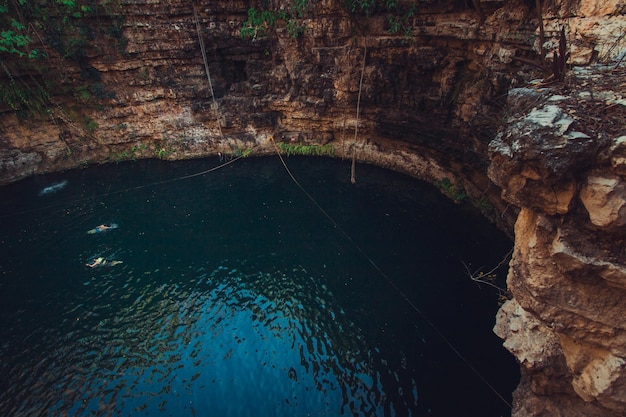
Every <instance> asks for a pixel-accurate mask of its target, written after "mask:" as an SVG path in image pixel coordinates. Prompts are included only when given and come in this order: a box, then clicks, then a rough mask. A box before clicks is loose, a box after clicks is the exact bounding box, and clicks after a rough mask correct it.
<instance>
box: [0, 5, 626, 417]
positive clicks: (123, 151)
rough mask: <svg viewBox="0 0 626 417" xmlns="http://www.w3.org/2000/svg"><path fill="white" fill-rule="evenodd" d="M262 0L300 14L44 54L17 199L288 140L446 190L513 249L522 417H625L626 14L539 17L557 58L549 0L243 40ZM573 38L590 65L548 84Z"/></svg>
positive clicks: (143, 21) (158, 20)
mask: <svg viewBox="0 0 626 417" xmlns="http://www.w3.org/2000/svg"><path fill="white" fill-rule="evenodd" d="M261 3H263V4H264V5H265V6H266V7H275V8H279V7H280V6H281V4H282V2H281V1H274V2H259V3H258V4H257V3H255V2H250V1H242V0H235V1H225V0H217V1H210V2H208V1H207V2H201V1H195V2H189V1H185V0H173V1H169V2H164V1H163V2H161V1H152V0H151V1H148V0H122V1H120V2H118V5H119V6H120V7H119V8H118V9H116V12H115V13H117V15H116V16H111V15H105V14H102V15H99V16H93V17H91V18H90V19H91V20H89V19H87V20H85V21H84V22H83V24H84V25H86V26H90V25H91V26H96V25H97V26H98V27H100V29H101V33H105V34H106V33H115V34H118V35H119V34H122V35H123V40H124V42H122V41H121V39H119V38H118V39H112V38H111V37H110V36H108V35H107V36H103V37H101V38H100V37H96V38H95V39H94V44H93V45H91V46H89V47H86V49H85V50H84V51H81V54H82V55H81V57H82V58H81V59H82V60H81V61H80V62H76V61H72V60H69V59H68V58H67V57H62V56H60V55H59V54H58V53H56V52H55V51H54V50H53V49H52V48H51V47H47V48H46V47H44V48H45V51H44V52H45V53H46V59H45V61H40V65H41V67H40V68H39V69H38V70H33V69H32V68H31V69H30V70H29V71H31V72H29V73H28V74H16V73H15V74H11V76H13V78H14V79H16V77H17V79H19V81H20V82H21V83H24V84H25V85H27V86H28V85H29V83H31V82H33V80H35V81H36V80H37V79H41V77H44V78H47V79H48V80H49V81H51V82H54V83H55V85H56V88H54V89H53V90H51V91H49V92H48V94H49V101H48V103H47V107H46V109H45V111H44V112H41V113H39V114H38V115H31V116H30V117H28V118H26V119H23V118H21V116H23V114H22V113H21V112H18V111H15V110H14V109H12V108H11V107H9V106H6V105H2V104H0V184H4V183H7V182H10V181H16V180H18V179H20V178H23V177H25V176H28V175H34V174H39V173H45V172H51V171H58V170H64V169H68V168H73V167H78V166H85V165H88V164H94V163H103V162H110V161H118V160H124V159H135V158H157V157H158V158H163V159H182V158H194V157H205V156H210V155H215V154H217V153H218V152H221V153H222V154H233V155H239V154H243V153H247V152H252V154H254V155H263V154H269V153H274V152H275V148H274V146H273V143H274V142H279V141H284V142H286V143H297V144H309V145H310V144H319V145H321V144H329V145H332V146H333V147H334V150H335V155H336V156H341V157H353V156H354V157H355V158H356V159H357V160H358V161H363V162H369V163H374V164H377V165H380V166H383V167H387V168H391V169H395V170H398V171H401V172H405V173H408V174H410V175H413V176H415V177H417V178H421V179H424V180H427V181H430V182H431V183H433V184H439V185H440V186H441V184H443V181H442V180H444V179H446V180H448V182H447V183H446V184H449V185H451V188H450V187H448V188H450V189H445V187H442V189H443V191H444V192H451V194H458V195H463V196H465V195H467V196H469V198H470V199H471V200H472V201H473V202H474V203H476V205H477V206H479V207H480V208H481V209H483V210H484V212H485V214H486V215H488V216H490V218H491V219H493V220H494V221H495V222H497V223H498V224H499V225H500V226H501V227H502V228H503V229H504V230H506V231H508V232H510V234H511V235H512V236H514V238H515V251H514V255H513V259H512V261H511V264H510V272H509V277H508V285H509V288H510V291H511V293H512V295H513V298H512V299H511V300H509V301H508V302H506V303H505V304H504V305H503V307H502V309H501V310H500V313H499V314H498V321H497V325H496V328H495V331H496V332H497V334H499V335H500V336H501V337H502V338H503V339H504V345H505V347H507V348H508V349H509V350H510V351H511V352H512V353H513V354H514V355H515V356H516V357H517V358H518V360H519V362H520V366H521V369H522V380H521V382H520V385H519V388H518V389H517V391H516V393H515V396H514V400H515V403H514V409H513V415H514V416H516V417H526V416H551V417H552V416H564V417H565V416H568V417H571V416H574V417H576V416H603V417H613V416H619V415H624V413H626V398H624V396H625V393H626V387H625V381H626V375H625V372H626V371H625V369H626V367H625V365H624V361H625V359H624V358H626V327H625V324H624V320H623V317H626V305H625V302H624V300H625V299H626V297H625V291H626V260H625V257H626V253H625V252H624V247H625V245H624V232H625V231H626V208H625V207H626V136H625V135H626V132H625V131H624V120H626V114H625V112H624V104H626V102H625V100H624V99H625V97H624V94H625V92H624V87H623V84H622V83H623V81H621V80H623V79H624V78H623V77H624V75H625V74H624V71H623V70H622V69H621V68H622V67H621V66H617V67H615V66H612V67H608V66H607V67H602V66H588V65H589V64H592V63H594V62H596V61H598V60H599V61H602V62H608V61H611V60H614V61H615V60H619V59H621V58H623V54H624V51H625V50H626V45H625V44H624V39H623V36H622V35H623V33H625V32H626V19H624V13H626V6H625V5H624V3H623V1H621V0H606V1H599V0H598V1H595V0H582V1H569V0H544V1H542V2H540V3H542V5H543V10H542V13H541V16H542V19H541V20H542V23H543V26H544V29H545V31H544V33H545V36H544V41H545V42H544V44H543V45H540V40H541V38H542V37H541V36H540V31H539V26H540V24H539V23H540V22H539V18H538V16H539V14H538V13H537V10H535V4H536V2H534V1H524V0H507V1H505V0H481V1H472V2H469V1H468V2H463V1H453V0H449V1H448V0H443V1H437V2H431V1H424V2H417V4H418V5H419V10H418V12H417V13H415V14H411V15H410V16H409V15H408V14H406V13H405V14H404V15H402V16H399V20H397V21H396V23H397V24H398V25H400V29H402V30H401V31H400V32H399V33H392V32H393V31H390V29H391V27H390V24H391V23H390V22H391V21H390V20H389V19H388V18H387V15H385V13H383V12H381V11H377V12H375V13H371V14H369V15H367V14H365V13H359V12H356V13H350V12H348V11H347V10H346V9H345V8H344V7H343V6H342V4H343V2H339V1H328V0H325V1H319V2H310V6H309V9H307V10H306V12H305V13H304V15H303V17H302V18H299V19H298V20H297V21H296V23H297V24H299V25H300V24H301V25H303V26H304V27H306V31H305V32H304V34H302V35H300V36H298V37H295V38H294V37H293V36H292V35H291V34H290V33H289V30H288V28H287V26H286V24H285V22H278V23H277V24H276V25H275V26H271V27H267V28H263V27H259V28H258V29H259V30H258V31H257V32H256V35H255V36H254V37H252V38H245V37H242V36H241V35H240V30H241V28H242V27H243V26H244V22H245V21H246V19H247V18H248V15H247V12H248V9H249V8H250V7H252V6H256V7H259V8H260V7H261ZM397 3H398V4H399V5H400V6H401V7H407V8H408V2H403V1H399V2H397ZM283 5H284V4H283ZM477 6H478V7H477ZM194 8H195V13H194ZM407 10H408V9H407ZM405 11H406V10H405ZM196 13H197V16H198V24H199V31H200V37H201V39H202V41H203V42H202V43H203V44H204V46H205V50H206V62H205V60H204V59H203V56H202V52H201V47H200V42H199V38H198V28H197V26H196V21H195V15H196ZM562 27H565V28H566V32H567V45H568V52H569V53H570V54H571V56H570V57H569V62H570V63H574V64H577V65H583V66H584V67H581V68H576V69H575V70H574V71H571V72H569V73H568V75H567V78H566V80H565V82H564V83H557V84H552V85H546V84H545V83H544V84H541V83H539V84H537V83H531V82H530V81H531V80H532V79H533V78H534V77H535V76H536V73H537V66H538V65H541V64H544V63H545V62H543V61H542V59H541V50H542V46H543V47H544V48H543V49H544V50H545V51H547V52H548V54H547V55H548V57H552V53H553V52H554V51H555V50H557V49H558V36H559V34H560V33H561V28H562ZM33 28H34V26H33ZM261 29H264V30H261ZM396 29H397V28H396ZM39 35H41V34H33V36H39ZM120 45H121V46H120ZM5 57H6V56H5V55H3V56H2V59H3V60H4V59H5ZM205 63H206V67H207V68H208V74H207V71H206V70H205ZM10 64H11V63H10V62H8V61H3V65H7V68H9V67H10V68H13V67H11V65H10ZM29 68H30V67H29ZM8 74H10V71H9V72H7V69H3V71H0V83H3V85H9V84H10V83H11V82H12V81H11V79H10V76H9V75H8ZM545 75H546V74H541V77H545ZM38 77H40V78H38ZM94 79H96V80H97V81H95V82H94ZM361 80H362V81H361ZM615 80H617V81H615ZM209 81H210V84H209ZM72 86H81V88H80V89H78V90H73V92H72V93H71V94H69V95H68V93H67V91H71V90H68V88H69V87H72ZM30 87H34V86H33V85H30ZM357 103H358V104H359V110H360V113H359V115H358V135H356V134H355V130H356V127H357V113H356V108H357ZM357 177H358V169H357ZM457 191H458V193H457ZM451 196H452V195H451ZM452 197H453V198H457V197H454V196H452ZM513 225H515V226H514V230H513Z"/></svg>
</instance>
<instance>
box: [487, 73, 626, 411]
mask: <svg viewBox="0 0 626 417" xmlns="http://www.w3.org/2000/svg"><path fill="white" fill-rule="evenodd" d="M625 74H626V71H625V70H624V69H623V68H616V67H606V66H605V67H602V66H596V67H586V68H582V69H574V70H573V71H572V73H571V75H570V76H569V78H568V79H567V80H566V81H565V82H564V83H563V84H559V85H558V86H557V85H555V86H552V87H550V86H547V87H546V86H540V85H538V86H536V87H535V88H523V89H514V90H511V91H510V93H509V102H508V104H509V105H508V108H509V111H510V116H509V119H508V121H507V123H506V124H505V128H504V129H503V131H502V132H501V133H500V134H499V135H498V136H497V138H496V139H495V140H493V141H492V142H491V144H490V149H489V152H490V157H491V161H492V163H491V166H490V168H489V176H490V178H491V179H492V180H493V181H494V182H495V183H496V184H498V185H500V186H501V187H502V189H503V192H502V197H503V199H505V200H506V201H508V202H510V203H511V204H514V205H515V206H517V207H520V208H521V212H520V214H519V216H518V218H517V222H516V224H515V249H514V253H513V258H512V261H511V263H510V270H509V275H508V286H509V289H510V291H511V293H512V294H513V296H514V298H513V299H512V300H509V301H507V302H506V303H505V304H504V305H503V306H502V308H501V309H500V312H499V314H498V318H497V325H496V327H495V331H496V333H497V334H498V335H499V336H500V337H502V338H503V339H504V340H505V342H504V345H505V347H506V348H507V349H509V350H510V351H511V352H512V353H513V354H514V355H515V356H516V357H517V359H518V360H519V362H520V364H521V367H522V381H521V383H520V386H519V387H518V389H517V391H516V393H515V406H514V416H516V417H525V416H552V417H554V416H563V417H577V416H580V417H582V416H586V417H589V416H604V417H613V416H615V417H617V416H623V415H625V414H626V366H625V364H626V321H624V317H626V245H625V243H626V242H625V241H626V234H625V233H624V232H626V136H624V133H625V132H624V130H623V129H624V122H625V121H626V100H624V97H626V86H625V85H624V83H623V80H624V75H625Z"/></svg>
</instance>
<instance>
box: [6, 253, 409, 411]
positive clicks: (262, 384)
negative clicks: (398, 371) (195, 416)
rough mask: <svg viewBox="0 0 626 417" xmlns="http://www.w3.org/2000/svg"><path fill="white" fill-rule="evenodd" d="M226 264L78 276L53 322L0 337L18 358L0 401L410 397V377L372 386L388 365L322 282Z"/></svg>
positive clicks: (351, 401)
mask: <svg viewBox="0 0 626 417" xmlns="http://www.w3.org/2000/svg"><path fill="white" fill-rule="evenodd" d="M236 264H238V265H236V266H233V265H232V263H230V262H224V264H223V265H221V266H219V267H217V268H216V269H214V270H212V271H206V270H205V269H204V268H200V269H198V270H195V271H193V272H190V273H189V274H188V278H187V279H185V280H178V281H177V282H172V281H170V280H168V279H167V274H168V272H166V271H152V272H151V273H150V274H148V273H144V274H141V275H137V274H136V273H135V272H134V271H132V270H128V269H126V270H120V271H118V272H115V273H113V272H111V274H109V275H102V276H99V277H98V278H97V279H92V280H89V281H86V282H85V283H84V285H85V286H88V287H89V289H88V291H85V293H84V298H83V299H81V300H80V303H77V304H70V305H68V306H67V310H66V311H64V312H63V313H62V314H61V316H62V317H63V321H62V322H61V323H58V325H59V327H60V328H62V329H63V331H62V332H60V331H59V328H54V329H53V328H50V329H48V330H42V331H43V332H44V333H45V334H38V335H29V336H27V337H26V338H25V340H24V341H23V342H24V344H23V345H21V346H17V345H13V343H11V342H8V343H5V346H4V348H5V350H9V349H10V350H13V352H14V355H16V356H17V357H18V358H19V362H20V365H21V366H19V367H17V366H16V367H14V368H13V369H12V370H11V375H10V380H11V381H12V384H11V386H10V387H9V389H8V391H7V393H6V396H8V397H10V398H12V399H13V401H12V402H13V403H14V408H12V409H9V410H5V411H7V412H8V413H9V415H37V414H39V413H40V412H41V410H42V409H46V408H48V409H50V410H52V414H53V415H65V414H69V415H88V414H89V413H90V412H95V413H97V414H101V413H102V414H104V415H106V414H108V413H110V414H113V413H121V414H122V415H130V414H132V413H133V412H137V411H145V412H148V413H150V414H157V412H160V411H164V410H177V411H180V410H189V411H190V412H191V413H196V412H198V410H211V411H212V412H213V413H215V415H246V414H248V413H250V412H252V411H254V413H256V414H257V415H284V416H293V415H306V414H307V413H308V414H310V415H338V414H345V415H351V414H353V415H382V410H383V408H384V406H385V403H386V402H387V399H386V397H385V394H384V393H385V392H392V391H396V392H405V393H406V395H404V396H403V399H404V400H405V401H406V404H405V405H404V406H409V407H410V406H411V403H413V404H414V403H415V402H416V401H417V398H416V395H417V394H416V387H415V383H414V381H409V384H408V385H406V384H404V385H403V384H401V383H400V381H399V380H398V378H396V380H395V386H393V387H389V386H386V387H383V386H382V382H381V375H380V374H381V372H382V373H391V374H393V373H394V371H393V370H389V369H381V368H384V363H383V362H380V361H379V362H378V363H376V366H375V367H374V366H373V362H374V358H373V357H372V356H371V354H370V353H369V352H368V347H367V343H366V341H365V340H364V339H363V335H362V334H361V333H360V332H359V329H358V328H356V327H355V326H354V324H353V323H351V322H350V320H349V319H348V318H347V317H346V314H345V312H344V311H343V310H342V309H341V307H339V306H338V305H337V303H336V300H335V299H334V296H333V294H332V292H331V291H330V290H329V289H328V287H327V286H326V285H325V284H324V283H323V282H320V280H319V279H316V278H315V277H312V276H310V275H309V274H308V273H307V271H305V270H304V269H303V268H293V269H292V270H290V271H249V270H248V269H249V268H247V265H246V264H245V263H240V262H238V263H236ZM153 275H160V276H161V277H160V278H159V279H156V280H155V277H154V276H153ZM148 277H149V279H148ZM20 320H21V318H20V317H19V313H18V316H17V317H11V318H8V320H7V322H14V323H18V322H19V321H20ZM29 339H32V340H33V341H34V342H36V341H39V342H38V343H35V344H32V345H31V344H29ZM14 342H17V341H14ZM20 351H21V352H20ZM24 386H28V387H30V388H29V389H28V390H23V389H22V387H24ZM50 387H54V395H50ZM241 399H245V401H242V400H241Z"/></svg>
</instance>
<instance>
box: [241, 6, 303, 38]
mask: <svg viewBox="0 0 626 417" xmlns="http://www.w3.org/2000/svg"><path fill="white" fill-rule="evenodd" d="M308 6H309V0H292V1H291V2H290V4H289V7H288V8H287V10H283V9H281V10H257V9H256V8H254V7H251V8H250V9H248V19H247V20H246V21H245V22H244V23H243V27H242V28H241V30H240V32H239V33H240V35H241V37H244V38H253V39H256V37H257V36H264V35H266V34H267V31H268V30H269V29H270V28H273V27H274V26H275V25H276V24H277V23H278V22H279V21H284V22H285V26H286V28H287V33H288V34H289V36H291V37H292V38H297V37H298V36H300V35H301V34H302V33H304V31H305V30H306V27H305V26H304V25H303V24H301V23H300V22H299V19H302V18H303V17H304V15H305V12H306V10H307V8H308Z"/></svg>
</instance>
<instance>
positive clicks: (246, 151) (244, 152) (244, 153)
mask: <svg viewBox="0 0 626 417" xmlns="http://www.w3.org/2000/svg"><path fill="white" fill-rule="evenodd" d="M252 151H253V148H237V149H235V152H234V153H233V155H234V156H235V157H237V158H247V157H249V156H250V155H252Z"/></svg>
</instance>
